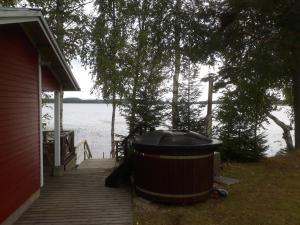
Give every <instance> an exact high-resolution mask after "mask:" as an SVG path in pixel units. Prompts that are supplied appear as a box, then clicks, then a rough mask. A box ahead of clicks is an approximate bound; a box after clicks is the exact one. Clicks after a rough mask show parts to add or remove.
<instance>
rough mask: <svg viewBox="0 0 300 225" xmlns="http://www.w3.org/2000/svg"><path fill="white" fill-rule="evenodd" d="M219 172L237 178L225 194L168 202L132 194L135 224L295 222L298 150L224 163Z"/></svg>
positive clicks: (299, 211) (298, 214)
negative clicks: (197, 200) (195, 201)
mask: <svg viewBox="0 0 300 225" xmlns="http://www.w3.org/2000/svg"><path fill="white" fill-rule="evenodd" d="M222 175H224V176H229V177H232V178H237V179H239V180H240V182H239V183H238V184H233V185H231V186H226V187H224V188H226V189H227V190H228V191H229V196H228V197H227V198H219V199H209V200H208V201H206V202H204V203H198V204H194V205H189V206H168V205H161V204H155V203H151V202H148V201H146V200H143V199H141V198H138V197H135V198H134V201H133V202H134V224H135V225H144V224H149V225H186V224H188V225H196V224H197V225H202V224H203V225H221V224H222V225H298V224H300V152H299V151H298V152H297V151H295V152H292V153H289V154H288V155H286V156H276V157H272V158H268V159H265V160H263V161H261V162H258V163H227V164H225V165H224V169H223V171H222Z"/></svg>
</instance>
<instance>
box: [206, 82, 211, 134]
mask: <svg viewBox="0 0 300 225" xmlns="http://www.w3.org/2000/svg"><path fill="white" fill-rule="evenodd" d="M212 98H213V77H211V76H210V77H209V79H208V98H207V114H206V135H207V137H210V138H211V137H212V100H213V99H212Z"/></svg>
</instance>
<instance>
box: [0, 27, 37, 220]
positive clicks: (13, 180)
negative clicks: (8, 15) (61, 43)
mask: <svg viewBox="0 0 300 225" xmlns="http://www.w3.org/2000/svg"><path fill="white" fill-rule="evenodd" d="M0 34H1V35H0V223H1V222H3V221H4V220H5V219H6V218H7V217H8V216H9V215H10V214H11V213H12V212H14V211H15V210H16V209H17V208H18V207H19V206H20V205H21V204H22V203H24V201H25V200H26V199H28V198H29V197H30V196H31V195H32V194H33V193H34V192H36V191H37V190H38V189H39V186H40V157H39V154H40V152H39V145H40V144H39V122H40V121H39V90H38V53H37V51H36V50H35V49H34V48H33V46H32V45H31V43H30V41H29V40H28V39H27V37H26V35H25V33H24V32H23V30H22V29H21V27H19V26H18V25H0Z"/></svg>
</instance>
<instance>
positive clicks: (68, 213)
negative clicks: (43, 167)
mask: <svg viewBox="0 0 300 225" xmlns="http://www.w3.org/2000/svg"><path fill="white" fill-rule="evenodd" d="M100 164H101V165H100ZM113 166H115V163H114V162H113V160H110V161H109V160H107V159H106V160H103V161H102V160H87V161H85V162H84V164H82V165H81V166H79V168H78V169H76V170H72V171H69V172H67V173H66V174H65V175H64V176H63V177H48V178H47V179H46V183H45V187H44V188H42V190H41V197H40V198H39V199H38V200H37V201H36V202H35V203H34V204H33V205H32V206H31V207H30V209H29V210H28V211H27V212H25V213H24V215H22V217H21V218H20V219H19V220H18V221H17V222H16V223H15V224H16V225H18V224H46V225H49V224H53V225H60V224H75V225H77V224H86V225H89V224H99V225H100V224H101V225H131V224H132V204H131V194H130V190H129V189H126V188H117V189H114V188H107V187H105V186H104V179H105V177H106V176H107V175H108V174H109V172H110V171H111V169H112V167H113Z"/></svg>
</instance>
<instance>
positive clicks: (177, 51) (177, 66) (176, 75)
mask: <svg viewBox="0 0 300 225" xmlns="http://www.w3.org/2000/svg"><path fill="white" fill-rule="evenodd" d="M179 7H180V1H177V4H176V11H177V13H178V11H179V9H180V8H179ZM180 34H181V30H180V24H177V23H176V25H175V27H174V35H175V40H174V46H175V60H174V64H175V70H174V76H173V98H172V127H173V129H177V128H178V122H179V113H178V88H179V85H178V79H179V73H180V63H181V53H180Z"/></svg>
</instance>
